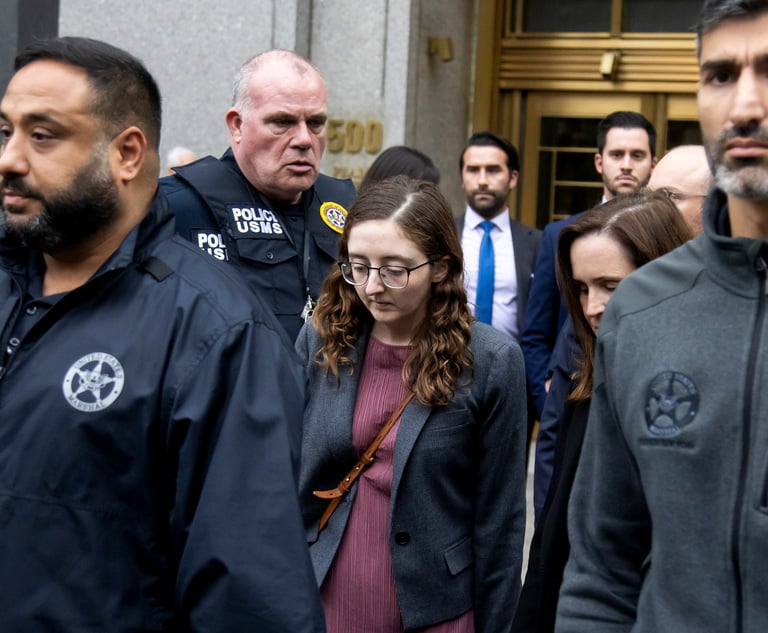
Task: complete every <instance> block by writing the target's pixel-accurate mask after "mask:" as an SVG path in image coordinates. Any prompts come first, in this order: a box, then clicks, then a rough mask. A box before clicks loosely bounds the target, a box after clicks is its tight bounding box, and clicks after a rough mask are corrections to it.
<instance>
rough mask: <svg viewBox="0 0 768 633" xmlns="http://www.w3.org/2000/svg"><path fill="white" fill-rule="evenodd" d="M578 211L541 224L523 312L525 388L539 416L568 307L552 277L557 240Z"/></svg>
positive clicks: (522, 341) (554, 278) (522, 346)
mask: <svg viewBox="0 0 768 633" xmlns="http://www.w3.org/2000/svg"><path fill="white" fill-rule="evenodd" d="M580 215H582V214H581V213H577V214H575V215H572V216H570V217H567V218H564V219H562V220H557V221H555V222H550V223H549V224H547V226H545V227H544V231H543V234H542V236H541V243H540V245H539V256H538V259H537V260H536V266H535V268H534V270H533V279H532V280H531V288H530V290H529V293H528V306H527V308H526V312H525V326H524V328H523V333H522V336H521V337H520V347H521V348H522V350H523V356H524V357H525V373H526V376H527V378H528V388H529V391H530V395H531V398H532V400H533V404H534V406H535V408H536V414H537V416H538V417H539V418H541V413H542V410H543V409H544V399H545V397H546V395H547V392H546V391H545V389H544V382H545V381H546V379H547V373H548V369H549V362H550V359H551V356H552V351H553V350H554V348H555V341H557V334H558V332H559V331H560V328H561V327H562V326H563V323H564V322H565V319H566V317H567V316H568V310H567V309H566V307H565V304H561V301H560V289H559V288H558V287H557V278H556V277H555V260H556V255H557V239H558V237H559V236H560V231H562V230H563V228H564V227H566V226H568V225H569V224H570V223H571V222H573V221H574V220H575V219H576V218H577V217H579V216H580Z"/></svg>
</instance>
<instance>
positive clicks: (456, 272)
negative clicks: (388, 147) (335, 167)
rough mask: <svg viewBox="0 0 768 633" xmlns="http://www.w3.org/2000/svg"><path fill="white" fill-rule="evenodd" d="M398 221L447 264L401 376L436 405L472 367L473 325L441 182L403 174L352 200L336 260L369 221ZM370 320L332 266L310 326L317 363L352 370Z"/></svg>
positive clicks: (450, 394)
mask: <svg viewBox="0 0 768 633" xmlns="http://www.w3.org/2000/svg"><path fill="white" fill-rule="evenodd" d="M387 219H392V220H394V221H395V222H396V223H397V225H398V227H399V228H400V229H401V231H402V232H403V234H404V235H407V236H408V237H409V239H410V240H411V241H412V242H413V243H414V244H416V245H417V246H418V247H419V249H420V250H421V251H423V253H424V254H425V255H426V257H427V259H429V260H436V259H441V260H444V261H445V262H446V268H447V274H446V276H445V278H444V279H443V280H442V281H440V282H437V283H433V284H432V292H431V294H430V297H429V300H428V303H427V310H426V316H425V318H424V319H423V320H422V321H421V323H419V325H418V327H417V328H416V331H415V334H414V336H413V340H412V341H411V351H410V353H409V354H408V357H407V359H406V361H405V365H404V366H403V381H404V382H405V384H406V385H408V386H409V388H410V389H411V391H413V393H414V394H415V396H416V398H417V400H419V402H421V403H423V404H425V405H429V406H437V405H444V404H447V403H448V402H449V401H450V400H451V398H452V397H453V393H454V389H455V387H456V383H457V380H458V378H459V375H460V374H461V372H462V371H463V370H464V369H465V368H468V367H471V366H472V354H471V352H470V349H469V339H470V325H471V323H472V321H474V317H473V316H472V314H471V312H470V311H469V308H468V307H467V295H466V292H465V290H464V283H463V276H464V258H463V256H462V253H461V242H460V240H459V233H458V230H457V228H456V223H455V221H454V218H453V214H452V213H451V209H450V206H449V204H448V201H447V200H446V199H445V197H444V196H443V194H442V193H440V190H439V189H438V188H437V186H436V185H434V184H432V183H430V182H425V181H421V180H413V179H411V178H408V177H406V176H395V177H393V178H388V179H386V180H382V181H380V182H378V183H374V184H372V185H371V186H370V187H368V188H366V189H365V190H363V191H361V192H360V196H359V197H358V199H357V201H356V202H355V203H354V204H353V205H352V208H351V209H350V211H349V215H348V216H347V221H346V224H345V226H344V232H343V233H342V235H341V240H340V242H339V261H340V262H342V261H346V260H347V259H348V258H349V251H348V243H349V232H350V231H351V230H352V229H353V228H354V227H355V226H357V225H358V224H361V223H363V222H367V221H369V220H387ZM372 322H373V317H372V316H371V314H370V312H369V311H368V310H367V308H366V307H365V306H364V305H363V303H362V302H361V301H360V298H359V297H358V296H357V292H356V291H355V288H354V287H353V286H351V285H350V284H348V283H347V282H346V281H344V279H343V278H342V276H341V272H340V270H339V268H338V267H334V268H333V270H332V271H331V273H330V274H329V275H328V277H326V279H325V283H324V285H323V291H322V293H321V294H320V298H319V299H318V302H317V307H316V308H315V312H314V315H313V316H312V324H313V326H314V327H315V329H316V330H317V332H318V333H319V334H320V337H321V338H322V345H321V346H320V349H319V350H318V352H317V354H316V356H315V362H316V363H318V365H320V366H321V367H324V368H325V370H326V372H330V373H331V374H333V375H334V376H335V377H336V378H337V380H338V378H339V372H340V368H341V367H342V366H346V367H348V369H349V373H350V374H352V373H353V372H354V370H355V367H354V361H353V359H352V355H351V354H350V352H352V351H353V350H354V347H355V344H356V343H357V340H358V338H359V337H360V334H361V333H362V332H363V331H364V330H366V329H369V328H370V327H371V325H372Z"/></svg>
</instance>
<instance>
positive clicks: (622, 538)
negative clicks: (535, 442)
mask: <svg viewBox="0 0 768 633" xmlns="http://www.w3.org/2000/svg"><path fill="white" fill-rule="evenodd" d="M697 33H698V55H699V66H700V84H699V93H698V105H699V119H700V122H701V129H702V134H703V137H704V144H705V146H706V149H707V155H708V158H709V161H710V164H711V166H712V169H713V173H714V176H715V182H716V189H715V191H714V192H712V194H710V196H709V198H708V200H707V204H706V208H705V212H704V234H703V235H701V236H700V237H698V238H696V239H695V240H693V241H692V242H689V243H687V244H685V245H684V246H682V247H680V248H679V249H677V250H676V251H673V252H672V253H670V254H669V255H667V256H664V257H662V258H660V259H657V260H655V261H653V262H651V263H650V264H648V265H646V266H644V267H643V268H642V269H640V270H639V271H637V272H636V273H634V274H632V275H630V276H629V277H628V278H627V279H625V280H624V281H623V282H622V283H621V285H620V286H619V288H618V289H617V290H616V292H615V294H614V296H613V298H612V299H611V302H610V304H609V305H608V309H607V310H606V312H605V315H604V316H603V319H602V322H601V324H600V335H599V337H598V347H597V356H596V369H595V380H594V385H595V390H594V395H593V398H592V406H591V411H590V417H589V424H588V428H587V435H586V439H585V442H584V448H583V451H582V456H581V461H580V466H579V471H578V473H577V476H576V481H575V484H574V488H573V494H572V496H571V503H570V507H569V517H568V520H569V530H570V532H569V535H570V541H571V558H570V560H569V562H568V566H567V568H566V571H565V578H564V582H563V587H562V590H561V594H560V602H559V607H558V614H557V627H556V630H557V631H558V633H573V632H589V633H607V632H611V633H615V632H619V631H622V632H623V631H632V633H645V632H651V631H653V632H656V631H667V632H674V633H679V632H687V631H695V632H700V631H717V632H720V631H729V632H742V631H747V632H760V633H763V632H764V631H768V600H767V599H766V596H768V571H767V570H768V391H767V390H766V388H765V387H766V385H768V319H767V318H766V307H768V306H766V304H767V303H768V296H766V262H768V241H766V240H768V0H707V1H706V2H705V3H704V6H703V8H702V11H701V14H700V17H699V22H698V25H697Z"/></svg>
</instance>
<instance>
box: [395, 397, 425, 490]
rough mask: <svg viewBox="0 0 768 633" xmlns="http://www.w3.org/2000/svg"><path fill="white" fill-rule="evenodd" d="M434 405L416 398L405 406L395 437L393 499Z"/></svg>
mask: <svg viewBox="0 0 768 633" xmlns="http://www.w3.org/2000/svg"><path fill="white" fill-rule="evenodd" d="M431 412H432V407H428V406H425V405H423V404H421V403H419V402H418V401H416V399H415V398H414V399H413V400H411V402H410V403H409V404H408V406H407V407H406V408H405V411H404V412H403V416H402V418H401V419H400V426H399V427H398V430H397V437H396V438H395V456H394V465H393V469H392V499H393V500H394V499H395V497H396V495H397V489H398V487H399V486H400V479H401V477H402V475H403V470H404V468H405V464H406V463H407V461H408V458H409V457H410V455H411V451H412V450H413V446H414V444H415V443H416V440H417V438H418V437H419V434H420V433H421V430H422V429H423V428H424V424H426V422H427V419H428V418H429V414H430V413H431Z"/></svg>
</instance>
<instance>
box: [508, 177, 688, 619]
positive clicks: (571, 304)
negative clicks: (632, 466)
mask: <svg viewBox="0 0 768 633" xmlns="http://www.w3.org/2000/svg"><path fill="white" fill-rule="evenodd" d="M691 237H692V235H691V232H690V229H689V228H688V226H687V224H686V223H685V221H684V220H683V217H682V215H681V214H680V212H679V211H678V210H677V207H675V205H674V203H672V202H671V201H670V200H669V199H668V198H667V197H666V196H665V195H664V194H663V193H654V192H648V191H646V192H640V193H632V194H626V195H622V196H617V197H616V198H613V199H612V200H610V201H608V202H606V203H605V204H603V205H601V206H599V207H595V208H594V209H591V210H590V211H588V212H587V213H585V214H584V215H582V216H581V217H580V218H578V219H577V220H575V221H574V222H573V223H572V224H569V225H568V226H567V227H565V228H564V229H563V230H562V232H561V233H560V238H559V240H558V245H557V256H556V266H557V279H558V284H559V286H560V291H561V293H562V294H563V297H564V299H565V304H566V306H567V307H568V313H569V315H570V324H571V325H572V328H573V329H572V333H573V335H574V336H575V339H576V343H577V349H578V357H577V358H576V359H574V360H575V363H576V367H577V368H578V369H577V370H576V372H575V373H574V375H573V376H572V377H571V389H570V394H569V396H568V400H567V402H566V406H565V409H564V411H563V415H562V417H561V418H560V420H559V421H558V425H557V443H556V447H555V457H554V467H553V472H552V479H551V481H550V484H549V490H548V492H547V498H546V501H545V503H544V507H543V509H542V512H541V516H540V517H539V520H538V523H537V525H536V530H535V532H534V535H533V540H532V542H531V549H530V554H529V559H528V571H527V573H526V577H525V583H524V585H523V591H522V593H521V596H520V604H519V605H518V609H517V613H516V614H515V621H514V626H513V629H512V630H513V631H514V632H515V633H534V632H535V633H551V632H553V631H554V630H555V613H556V611H557V599H558V594H559V592H560V585H561V584H562V580H563V570H564V569H565V564H566V562H567V560H568V554H569V552H570V544H569V541H568V524H567V513H568V501H569V499H570V495H571V486H572V484H573V477H574V475H575V473H576V467H577V466H578V463H579V455H580V453H581V444H582V441H583V439H584V432H585V430H586V424H587V417H588V414H589V404H590V400H591V397H592V372H593V367H594V356H595V341H596V339H597V332H598V330H599V327H600V319H601V318H602V316H603V312H604V310H605V306H606V304H607V303H608V300H609V299H610V297H611V294H612V293H613V291H614V290H615V289H616V287H617V286H618V285H619V283H620V282H621V280H622V279H624V278H625V277H626V276H627V275H629V274H630V273H631V272H633V271H634V270H636V269H637V268H640V266H642V265H644V264H646V263H648V262H649V261H651V260H652V259H655V258H657V257H659V256H661V255H663V254H665V253H667V252H669V251H671V250H673V249H674V248H677V247H678V246H680V245H681V244H683V243H684V242H685V241H687V240H688V239H690V238H691ZM570 331H571V330H570V328H563V331H562V332H561V335H560V338H559V339H558V347H557V348H556V353H557V350H558V349H560V348H561V346H562V347H564V346H565V344H566V339H565V337H566V336H568V333H569V332H570ZM567 364H569V365H571V366H572V363H567ZM576 511H577V510H576Z"/></svg>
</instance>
